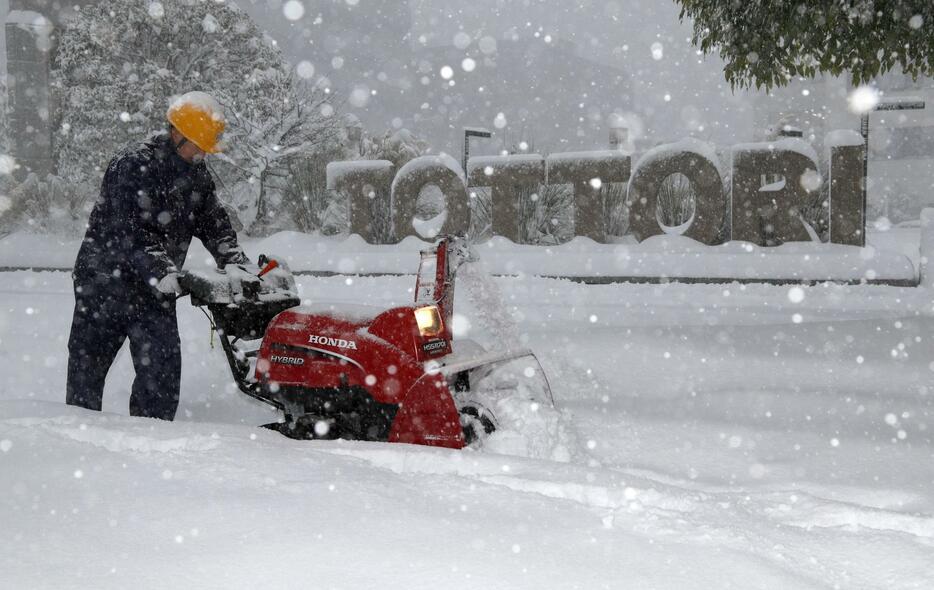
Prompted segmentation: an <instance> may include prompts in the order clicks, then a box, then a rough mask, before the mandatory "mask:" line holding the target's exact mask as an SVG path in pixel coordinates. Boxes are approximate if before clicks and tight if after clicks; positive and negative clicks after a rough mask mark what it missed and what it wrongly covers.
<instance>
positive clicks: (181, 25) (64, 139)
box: [52, 0, 333, 222]
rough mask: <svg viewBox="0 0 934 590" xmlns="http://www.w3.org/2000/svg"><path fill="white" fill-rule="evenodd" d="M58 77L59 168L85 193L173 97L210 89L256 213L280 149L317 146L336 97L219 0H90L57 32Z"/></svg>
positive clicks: (160, 124)
mask: <svg viewBox="0 0 934 590" xmlns="http://www.w3.org/2000/svg"><path fill="white" fill-rule="evenodd" d="M52 81H53V87H54V89H55V91H56V93H57V96H58V98H59V102H60V104H61V108H60V110H59V112H58V113H57V116H56V118H55V120H54V125H55V129H56V130H57V133H56V139H55V144H54V157H55V160H56V162H57V167H58V173H59V175H60V176H62V177H64V178H68V179H69V180H70V181H72V182H74V183H75V184H77V185H79V186H81V187H82V188H83V190H84V191H86V192H89V193H93V192H95V191H96V190H97V188H98V186H99V183H100V179H101V176H102V171H103V169H104V168H105V166H106V165H107V162H108V161H109V159H110V158H111V157H112V156H113V154H114V153H115V152H116V151H117V150H118V149H119V148H120V147H122V146H123V145H125V144H127V143H130V142H132V141H138V140H140V139H143V138H144V137H146V136H147V135H149V134H151V133H152V132H155V131H159V130H162V129H164V128H165V111H166V108H167V106H168V103H169V99H170V97H171V96H173V95H176V94H181V93H183V92H186V91H189V90H204V91H206V92H209V93H211V94H213V95H214V96H215V97H217V99H218V100H219V101H220V102H221V103H223V104H224V105H225V106H226V107H227V110H228V113H227V115H228V127H227V133H226V136H227V151H226V157H227V158H228V161H229V162H233V163H235V164H236V165H237V166H238V167H239V168H240V169H246V170H249V173H248V174H246V176H248V177H252V181H253V182H252V183H251V184H250V185H248V188H249V189H250V190H247V191H246V194H245V195H244V198H245V199H246V200H248V201H249V200H250V199H253V201H254V202H253V203H246V204H244V203H238V205H239V207H238V209H241V210H245V211H246V212H247V213H248V214H250V213H252V212H255V211H257V210H258V209H261V208H263V207H264V206H265V205H264V202H263V199H264V198H265V196H266V192H267V189H268V188H269V187H268V185H267V182H272V183H274V182H275V181H276V180H278V179H273V178H272V177H271V175H270V174H269V173H267V172H266V170H267V169H272V168H275V166H272V165H271V162H272V161H274V160H279V159H281V155H276V156H275V157H273V154H276V152H277V151H285V152H286V153H287V154H291V153H294V152H295V151H297V150H300V149H304V148H308V149H314V144H315V142H314V141H310V140H309V139H308V137H309V136H310V135H311V134H312V133H311V130H313V129H314V128H315V125H316V124H317V122H320V121H321V120H322V119H324V118H325V113H328V112H329V110H328V109H329V108H330V107H328V108H327V109H326V108H323V107H324V100H323V97H322V93H316V92H311V91H309V90H308V89H302V88H299V87H298V86H297V85H296V83H295V81H294V77H293V74H292V72H291V70H290V68H289V66H288V65H287V64H286V63H285V61H284V60H283V58H282V55H281V53H280V52H279V49H278V48H277V47H276V44H275V42H274V41H273V40H272V39H271V38H269V37H268V36H267V35H265V34H264V33H263V32H261V31H260V30H259V29H257V28H256V26H255V25H254V24H253V22H252V21H251V20H250V18H249V17H248V16H247V14H246V13H244V12H242V11H241V10H240V9H239V8H237V7H236V6H235V5H234V4H233V3H232V2H227V1H223V0H222V1H215V0H210V1H209V0H161V1H146V0H112V1H110V2H106V3H104V2H102V3H94V4H91V5H88V6H85V7H82V8H81V9H80V10H79V11H78V12H77V14H76V16H75V17H74V18H73V19H71V20H70V21H69V22H67V23H66V24H65V25H64V28H63V30H62V32H61V36H60V41H59V44H58V48H57V50H56V53H55V55H54V58H53V66H52ZM330 110H331V111H333V109H330ZM303 117H304V118H303ZM283 147H284V148H285V149H284V150H283V149H282V148H283ZM264 154H265V155H266V156H264ZM258 155H259V156H260V157H261V159H262V160H263V162H264V164H262V165H258V164H256V162H255V158H256V157H257V156H258ZM222 180H223V179H222ZM224 184H226V183H224ZM225 192H227V191H224V190H223V189H222V190H221V193H222V195H221V197H222V199H228V200H229V199H231V198H232V195H230V194H229V192H228V194H226V195H225V194H223V193H225ZM241 218H242V217H241ZM245 221H247V222H249V221H252V219H249V218H247V219H245Z"/></svg>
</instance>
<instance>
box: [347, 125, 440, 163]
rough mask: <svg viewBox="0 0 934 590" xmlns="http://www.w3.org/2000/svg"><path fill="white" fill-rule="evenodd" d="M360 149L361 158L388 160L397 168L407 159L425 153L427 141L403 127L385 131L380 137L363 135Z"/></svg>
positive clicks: (407, 160)
mask: <svg viewBox="0 0 934 590" xmlns="http://www.w3.org/2000/svg"><path fill="white" fill-rule="evenodd" d="M360 151H361V154H360V158H361V159H363V160H389V161H390V162H392V163H393V165H394V166H395V167H396V170H399V169H400V168H402V167H403V166H405V165H406V164H407V163H408V162H409V160H412V159H415V158H417V157H419V156H423V155H425V153H427V151H428V143H427V142H425V141H424V140H423V139H421V138H419V137H418V136H416V135H415V134H414V133H412V132H411V131H409V130H408V129H404V128H403V129H398V130H396V131H392V130H389V131H386V132H385V133H384V134H383V135H382V136H381V137H369V136H366V135H364V137H363V139H362V141H361V146H360Z"/></svg>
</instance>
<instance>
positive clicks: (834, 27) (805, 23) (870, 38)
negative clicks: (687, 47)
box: [677, 0, 934, 89]
mask: <svg viewBox="0 0 934 590" xmlns="http://www.w3.org/2000/svg"><path fill="white" fill-rule="evenodd" d="M677 1H678V3H680V4H681V18H682V19H684V18H685V17H688V18H690V19H691V20H692V21H693V22H694V39H693V40H694V43H695V44H696V45H698V46H699V47H700V49H701V50H702V51H703V52H704V53H715V52H716V53H719V55H720V57H722V58H723V60H724V61H725V62H726V68H725V70H724V71H725V73H726V79H727V81H728V82H730V84H731V85H733V86H734V87H735V86H739V87H749V86H755V87H756V88H759V87H765V88H766V89H768V88H772V87H773V86H784V85H785V84H787V83H788V81H789V80H791V79H792V78H795V77H800V76H803V77H809V78H810V77H814V76H816V75H817V74H820V73H829V74H832V75H835V76H837V75H842V74H845V73H849V74H850V76H851V78H852V81H853V84H864V83H867V82H870V81H871V80H873V79H874V78H876V77H878V76H881V75H882V74H884V73H886V72H888V71H892V70H901V71H902V72H905V73H906V74H909V75H911V76H912V77H913V78H917V77H918V76H922V75H924V76H928V75H932V74H934V35H931V26H932V25H934V3H932V2H931V1H930V0H839V1H836V2H736V1H727V2H724V1H723V0H677Z"/></svg>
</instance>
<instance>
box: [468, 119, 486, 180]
mask: <svg viewBox="0 0 934 590" xmlns="http://www.w3.org/2000/svg"><path fill="white" fill-rule="evenodd" d="M492 136H493V134H492V133H490V132H489V130H487V129H484V128H483V127H464V160H463V162H462V164H463V167H464V176H465V177H466V176H467V159H468V158H470V138H471V137H482V138H485V139H489V138H490V137H492Z"/></svg>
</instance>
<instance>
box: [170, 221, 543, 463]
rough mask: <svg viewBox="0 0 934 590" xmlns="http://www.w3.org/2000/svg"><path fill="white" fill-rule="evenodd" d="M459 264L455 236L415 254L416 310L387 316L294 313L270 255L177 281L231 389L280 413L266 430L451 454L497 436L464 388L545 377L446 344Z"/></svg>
mask: <svg viewBox="0 0 934 590" xmlns="http://www.w3.org/2000/svg"><path fill="white" fill-rule="evenodd" d="M469 257H470V250H469V248H468V247H467V246H466V245H465V244H464V243H463V242H462V241H461V240H459V239H457V238H443V239H441V240H440V241H439V242H438V243H437V244H436V245H435V246H434V247H433V248H431V249H430V250H427V251H423V252H422V254H421V264H420V267H419V272H418V277H417V280H416V289H415V303H414V304H413V305H407V306H401V307H394V308H392V309H388V310H383V309H380V308H376V307H370V306H360V305H348V304H344V303H335V304H328V303H315V304H312V305H299V303H300V302H299V299H298V297H297V294H296V290H295V283H294V279H293V278H292V275H291V273H290V272H289V270H288V268H287V266H286V265H285V264H284V263H282V262H281V261H277V260H276V259H267V260H261V262H260V264H261V265H263V266H264V267H265V268H264V269H263V271H260V272H259V273H258V274H259V275H261V276H256V275H251V276H245V274H246V275H250V273H248V272H246V271H243V269H242V268H240V267H237V268H236V269H231V268H230V267H229V266H228V267H227V270H226V273H223V274H222V273H220V272H214V273H203V272H202V273H190V274H188V275H187V276H186V278H185V281H184V282H183V284H184V285H185V286H186V288H188V289H189V290H190V292H191V294H192V303H193V304H194V305H198V306H203V307H206V308H207V310H208V311H209V313H210V315H211V317H212V318H213V321H212V326H213V328H214V329H215V330H216V331H217V333H218V335H219V336H220V337H221V344H222V346H223V348H224V351H225V353H226V356H227V360H228V362H229V364H230V368H231V371H232V373H233V376H234V379H235V380H236V381H237V384H238V386H239V387H240V389H241V390H242V391H243V392H244V393H246V394H247V395H249V396H251V397H254V398H256V399H259V400H262V401H264V402H266V403H268V404H270V405H272V406H274V407H276V408H277V409H279V410H281V411H282V412H283V414H284V421H282V422H278V423H274V424H269V425H267V427H269V428H273V429H275V430H278V431H279V432H281V433H282V434H284V435H286V436H289V437H292V438H300V439H312V438H328V439H331V438H344V439H354V440H368V441H389V442H402V443H413V444H421V445H429V446H441V447H449V448H462V447H463V446H465V445H467V444H471V443H472V442H474V441H475V440H480V439H482V438H484V437H485V436H486V435H488V434H490V433H492V432H493V431H494V430H495V428H496V419H495V417H494V415H493V412H492V411H491V410H490V408H489V407H487V406H488V405H490V403H489V402H488V401H486V400H484V399H483V395H481V394H480V392H478V391H474V390H472V389H475V388H474V387H473V385H475V384H476V383H478V382H481V381H483V380H484V379H485V378H486V377H487V376H488V375H489V374H490V373H491V371H492V369H493V367H495V366H497V365H501V364H503V363H507V362H509V361H512V360H515V359H520V358H522V359H526V360H530V361H531V362H533V363H534V365H535V366H536V367H537V369H535V372H537V373H538V374H539V375H541V376H542V378H544V374H543V373H542V372H541V366H540V365H538V361H537V359H535V357H534V355H532V353H531V352H530V351H528V350H509V351H503V352H489V351H485V350H483V349H482V348H480V347H479V346H478V345H476V344H473V343H470V342H468V341H464V342H460V341H459V342H457V343H455V342H453V339H452V331H451V328H452V321H453V311H454V279H455V274H456V270H457V267H458V266H459V265H460V264H461V263H463V262H465V261H467V260H468V259H469ZM270 267H272V269H270ZM244 273H245V274H244ZM260 338H261V341H260V342H259V345H258V347H256V346H255V344H254V346H253V347H252V348H251V349H247V348H245V347H246V346H247V344H246V343H247V341H249V340H251V339H252V340H253V341H254V342H255V340H256V339H260ZM455 349H457V350H456V352H455ZM529 371H530V370H528V369H526V372H527V373H528V372H529ZM514 377H515V375H513V378H514ZM519 378H520V379H521V378H522V376H521V371H520V373H519ZM545 386H546V387H547V381H545ZM491 391H492V390H491ZM547 396H548V398H549V399H550V396H551V392H550V390H548V391H547ZM551 403H552V404H553V401H552V402H551Z"/></svg>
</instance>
